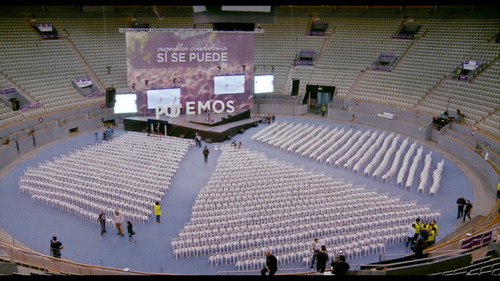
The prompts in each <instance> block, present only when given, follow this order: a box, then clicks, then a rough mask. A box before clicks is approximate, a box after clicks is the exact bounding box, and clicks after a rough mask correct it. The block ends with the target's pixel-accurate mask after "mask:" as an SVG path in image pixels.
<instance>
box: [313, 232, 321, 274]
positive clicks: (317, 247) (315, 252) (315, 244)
mask: <svg viewBox="0 0 500 281" xmlns="http://www.w3.org/2000/svg"><path fill="white" fill-rule="evenodd" d="M320 249H321V245H320V244H319V239H318V238H314V241H313V244H312V250H313V256H312V259H311V269H313V267H314V262H315V261H316V258H317V257H318V253H319V251H320Z"/></svg>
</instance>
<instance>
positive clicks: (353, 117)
mask: <svg viewBox="0 0 500 281" xmlns="http://www.w3.org/2000/svg"><path fill="white" fill-rule="evenodd" d="M354 122H356V115H354V114H353V115H352V117H351V127H353V128H354Z"/></svg>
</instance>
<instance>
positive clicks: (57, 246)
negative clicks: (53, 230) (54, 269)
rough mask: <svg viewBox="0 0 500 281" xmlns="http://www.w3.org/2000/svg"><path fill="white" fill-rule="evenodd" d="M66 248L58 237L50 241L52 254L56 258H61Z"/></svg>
mask: <svg viewBox="0 0 500 281" xmlns="http://www.w3.org/2000/svg"><path fill="white" fill-rule="evenodd" d="M63 248H64V246H63V245H62V243H61V242H60V241H58V240H57V237H56V236H53V237H52V240H50V252H51V253H52V256H53V257H54V258H58V259H60V258H61V250H62V249H63Z"/></svg>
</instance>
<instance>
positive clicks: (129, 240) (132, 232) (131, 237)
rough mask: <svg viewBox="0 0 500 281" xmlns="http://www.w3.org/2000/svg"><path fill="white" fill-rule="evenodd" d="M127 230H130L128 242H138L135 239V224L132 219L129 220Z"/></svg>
mask: <svg viewBox="0 0 500 281" xmlns="http://www.w3.org/2000/svg"><path fill="white" fill-rule="evenodd" d="M127 232H128V243H129V244H130V243H132V241H134V242H137V241H135V239H134V234H135V232H134V226H133V225H132V223H131V222H130V221H127Z"/></svg>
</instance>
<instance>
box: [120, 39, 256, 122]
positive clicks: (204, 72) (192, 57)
mask: <svg viewBox="0 0 500 281" xmlns="http://www.w3.org/2000/svg"><path fill="white" fill-rule="evenodd" d="M126 40H127V75H128V83H129V85H130V87H131V88H134V89H135V91H136V92H137V93H138V96H137V104H138V111H139V112H141V113H142V112H148V113H151V112H153V111H154V110H151V109H150V110H148V106H147V96H146V92H147V91H148V90H151V89H165V88H180V89H181V96H180V102H181V104H182V112H186V111H185V109H186V102H189V104H192V102H195V106H196V103H198V102H201V103H203V104H204V105H207V102H212V103H213V102H214V101H216V100H220V101H221V102H223V103H227V102H228V101H233V102H234V103H233V104H234V107H235V108H236V110H246V109H250V108H252V107H253V68H254V41H255V37H254V34H253V33H236V32H196V31H185V32H182V31H181V32H127V33H126ZM241 74H244V75H245V78H244V81H245V83H244V93H238V94H224V95H215V93H214V90H215V89H214V76H225V75H227V76H230V75H241ZM146 81H147V82H146Z"/></svg>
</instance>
